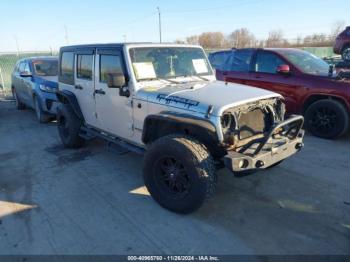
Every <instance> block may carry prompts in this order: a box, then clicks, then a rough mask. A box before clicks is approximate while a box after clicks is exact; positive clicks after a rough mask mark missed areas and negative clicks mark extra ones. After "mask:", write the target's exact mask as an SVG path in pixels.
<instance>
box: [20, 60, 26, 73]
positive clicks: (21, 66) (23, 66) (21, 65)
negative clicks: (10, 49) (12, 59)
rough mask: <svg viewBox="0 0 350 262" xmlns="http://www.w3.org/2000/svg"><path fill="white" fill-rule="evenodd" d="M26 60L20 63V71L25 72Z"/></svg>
mask: <svg viewBox="0 0 350 262" xmlns="http://www.w3.org/2000/svg"><path fill="white" fill-rule="evenodd" d="M25 65H26V64H25V62H21V63H20V64H19V72H20V73H21V72H24V68H25Z"/></svg>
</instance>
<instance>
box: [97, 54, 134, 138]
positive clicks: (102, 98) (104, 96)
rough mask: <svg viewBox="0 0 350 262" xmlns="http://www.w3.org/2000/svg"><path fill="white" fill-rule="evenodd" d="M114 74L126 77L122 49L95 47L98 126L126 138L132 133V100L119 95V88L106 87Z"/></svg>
mask: <svg viewBox="0 0 350 262" xmlns="http://www.w3.org/2000/svg"><path fill="white" fill-rule="evenodd" d="M116 74H124V76H125V78H126V79H128V75H127V71H126V67H125V61H124V56H123V51H122V49H119V48H99V49H97V54H96V66H95V89H96V91H95V97H96V111H97V116H98V119H99V126H98V127H99V128H100V129H101V130H104V131H106V132H108V133H110V134H113V135H115V136H118V137H121V138H124V139H126V140H127V139H130V137H131V136H132V135H133V117H132V116H133V112H132V103H131V101H132V100H131V97H125V96H121V95H120V94H119V92H120V89H119V88H109V87H108V85H107V81H108V78H109V77H110V76H111V75H112V76H113V75H116Z"/></svg>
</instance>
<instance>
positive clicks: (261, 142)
mask: <svg viewBox="0 0 350 262" xmlns="http://www.w3.org/2000/svg"><path fill="white" fill-rule="evenodd" d="M284 115H285V108H284V103H283V102H282V101H281V100H280V99H276V98H274V99H267V100H261V101H258V102H254V103H251V104H248V105H245V106H243V107H242V106H240V107H236V108H231V109H229V110H227V111H226V112H225V113H224V114H223V116H222V118H221V126H222V130H223V136H224V141H225V147H226V151H227V155H226V156H225V157H224V163H225V166H226V167H227V168H229V169H230V170H231V171H233V172H242V171H248V170H254V169H266V168H268V167H270V166H273V165H274V164H276V163H279V162H280V161H283V160H284V159H286V158H288V157H290V156H292V155H294V154H295V153H297V152H299V151H300V150H301V148H302V147H303V137H304V131H303V130H302V127H303V124H304V118H303V117H302V116H292V117H290V118H289V119H287V120H284Z"/></svg>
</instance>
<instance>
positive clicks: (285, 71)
mask: <svg viewBox="0 0 350 262" xmlns="http://www.w3.org/2000/svg"><path fill="white" fill-rule="evenodd" d="M276 72H277V73H278V74H281V75H290V67H289V65H280V66H278V67H277V70H276Z"/></svg>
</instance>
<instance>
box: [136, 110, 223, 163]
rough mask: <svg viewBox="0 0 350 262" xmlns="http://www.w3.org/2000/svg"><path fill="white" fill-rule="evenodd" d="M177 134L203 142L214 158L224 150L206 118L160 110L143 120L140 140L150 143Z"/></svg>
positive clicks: (213, 128)
mask: <svg viewBox="0 0 350 262" xmlns="http://www.w3.org/2000/svg"><path fill="white" fill-rule="evenodd" d="M171 134H179V135H185V136H190V137H192V138H194V139H196V140H198V141H199V142H201V143H203V144H204V145H205V146H206V147H207V148H208V150H209V151H210V153H211V154H212V156H213V157H214V158H215V159H220V158H222V157H223V156H224V155H225V154H226V152H225V150H224V148H223V147H222V146H220V145H221V143H220V142H219V139H218V136H217V133H216V128H215V126H214V125H213V124H212V123H211V122H209V121H206V120H203V119H200V118H196V117H194V116H191V115H187V114H178V113H173V112H162V113H160V114H155V115H149V116H148V117H147V118H146V119H145V121H144V128H143V133H142V141H143V143H145V144H150V143H152V142H153V141H155V140H157V139H158V138H160V137H163V136H167V135H171Z"/></svg>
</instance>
